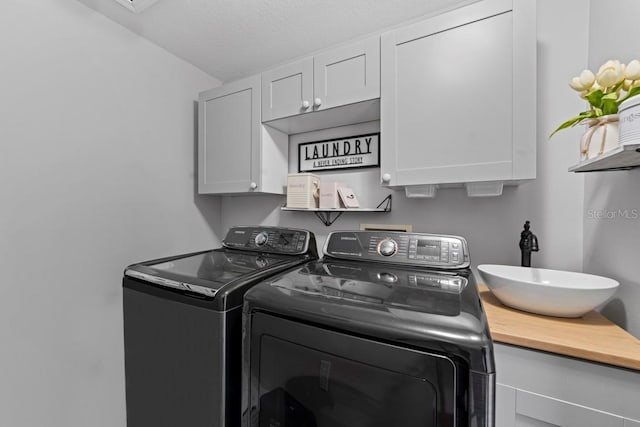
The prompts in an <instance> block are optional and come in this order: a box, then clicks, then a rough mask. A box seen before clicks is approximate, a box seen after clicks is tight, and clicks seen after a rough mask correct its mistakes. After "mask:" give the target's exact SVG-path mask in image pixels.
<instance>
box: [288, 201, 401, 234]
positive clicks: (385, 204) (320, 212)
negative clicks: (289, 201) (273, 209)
mask: <svg viewBox="0 0 640 427" xmlns="http://www.w3.org/2000/svg"><path fill="white" fill-rule="evenodd" d="M280 209H281V210H283V211H297V212H313V213H314V214H315V215H316V216H317V217H318V219H319V220H320V221H322V223H323V224H324V225H326V226H327V227H329V226H330V225H331V224H333V223H334V222H335V221H336V220H337V219H338V218H340V217H341V216H342V214H343V213H345V212H391V194H389V195H388V196H387V197H385V198H384V200H383V201H382V202H380V204H379V205H378V206H376V207H375V208H336V209H318V208H311V209H305V208H288V207H286V206H283V207H281V208H280ZM332 215H333V218H332Z"/></svg>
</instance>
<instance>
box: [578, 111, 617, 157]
mask: <svg viewBox="0 0 640 427" xmlns="http://www.w3.org/2000/svg"><path fill="white" fill-rule="evenodd" d="M585 124H586V125H587V130H586V132H585V133H584V135H583V136H582V139H581V140H580V161H581V162H583V161H585V160H590V159H593V158H596V157H598V156H600V155H601V154H603V153H606V152H607V151H609V150H612V149H614V148H616V147H617V146H618V145H619V144H620V129H619V121H618V115H617V114H609V115H607V116H601V117H596V118H594V119H589V120H587V121H585Z"/></svg>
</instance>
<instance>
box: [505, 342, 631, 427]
mask: <svg viewBox="0 0 640 427" xmlns="http://www.w3.org/2000/svg"><path fill="white" fill-rule="evenodd" d="M494 348H495V351H496V352H495V355H496V375H497V383H498V384H497V386H496V427H514V426H515V427H542V426H545V427H547V426H558V427H632V426H633V427H636V426H638V425H639V421H638V420H640V408H639V407H638V402H640V372H634V371H627V370H625V369H617V368H614V367H611V366H605V365H600V364H596V363H589V362H586V361H580V360H576V359H570V358H565V357H561V356H557V355H553V354H549V353H543V352H538V351H533V350H527V349H523V348H520V347H513V346H508V345H501V344H495V346H494Z"/></svg>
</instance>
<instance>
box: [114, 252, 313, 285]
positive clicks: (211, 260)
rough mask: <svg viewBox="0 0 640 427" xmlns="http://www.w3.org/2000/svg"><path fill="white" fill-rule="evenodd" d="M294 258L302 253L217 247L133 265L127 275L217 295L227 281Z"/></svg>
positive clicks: (254, 273) (280, 264)
mask: <svg viewBox="0 0 640 427" xmlns="http://www.w3.org/2000/svg"><path fill="white" fill-rule="evenodd" d="M294 260H295V261H296V263H297V262H299V260H300V257H293V258H292V257H291V256H286V255H275V254H260V253H253V252H238V251H231V250H224V249H215V250H212V251H206V252H200V253H196V254H189V255H183V256H178V257H172V258H165V259H162V260H156V261H149V262H145V263H141V264H136V265H132V266H130V267H128V268H127V269H126V270H125V275H127V276H130V277H135V278H138V279H142V280H144V281H147V282H151V283H154V284H156V285H160V286H164V287H169V288H174V289H180V290H185V291H191V292H195V293H197V294H201V295H205V296H208V297H214V296H215V295H216V294H217V293H218V292H219V291H220V290H221V288H223V287H224V286H226V285H230V284H232V283H236V282H237V281H239V280H241V279H250V278H253V276H254V275H256V274H261V273H263V272H265V271H266V270H270V269H271V268H273V267H277V266H282V265H288V264H289V263H291V262H292V261H294Z"/></svg>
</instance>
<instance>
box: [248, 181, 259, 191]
mask: <svg viewBox="0 0 640 427" xmlns="http://www.w3.org/2000/svg"><path fill="white" fill-rule="evenodd" d="M249 187H251V189H252V190H255V189H256V188H258V184H256V183H255V182H252V183H251V184H249Z"/></svg>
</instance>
